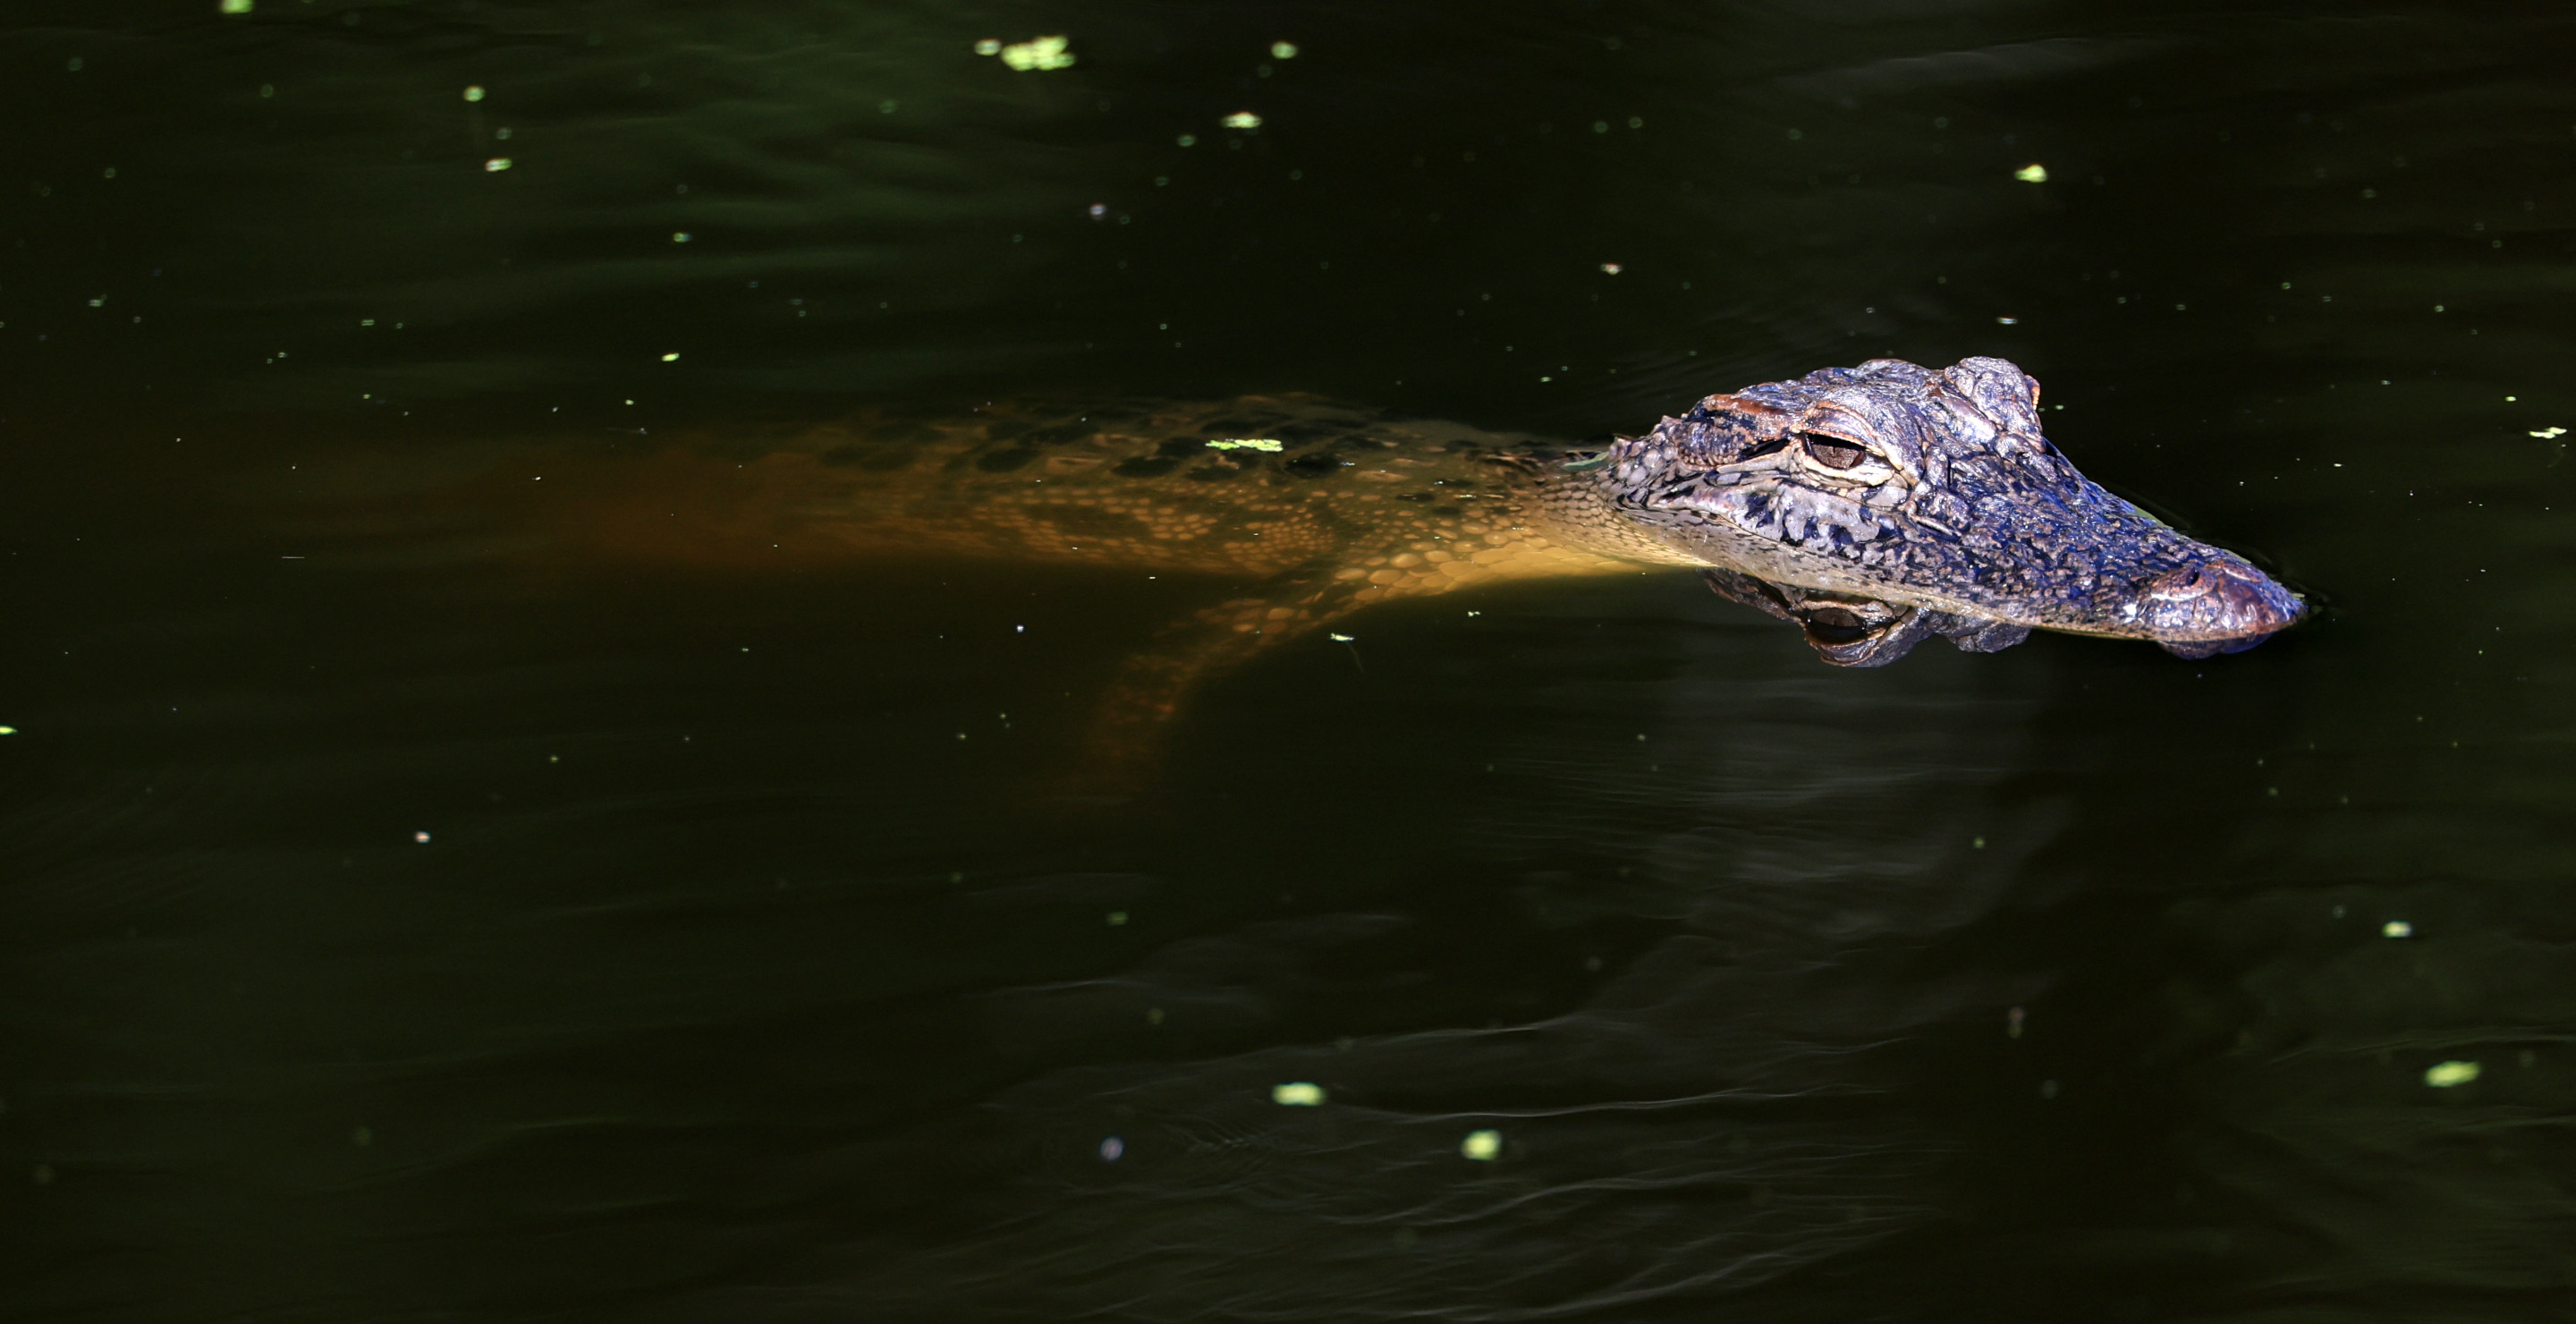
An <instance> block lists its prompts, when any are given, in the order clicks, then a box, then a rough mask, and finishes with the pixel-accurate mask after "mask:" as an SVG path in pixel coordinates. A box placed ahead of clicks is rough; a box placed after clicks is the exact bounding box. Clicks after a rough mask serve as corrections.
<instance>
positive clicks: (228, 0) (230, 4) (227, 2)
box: [221, 0, 250, 14]
mask: <svg viewBox="0 0 2576 1324" xmlns="http://www.w3.org/2000/svg"><path fill="white" fill-rule="evenodd" d="M221 8H222V11H223V12H224V13H227V14H247V13H249V12H250V0H224V3H223V5H222V6H221Z"/></svg>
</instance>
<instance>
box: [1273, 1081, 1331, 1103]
mask: <svg viewBox="0 0 2576 1324" xmlns="http://www.w3.org/2000/svg"><path fill="white" fill-rule="evenodd" d="M1270 1101H1271V1102H1272V1103H1276V1104H1281V1105H1284V1106H1286V1107H1290V1108H1312V1107H1314V1106H1316V1105H1317V1104H1320V1103H1322V1102H1323V1101H1324V1087H1323V1086H1321V1085H1318V1084H1316V1083H1314V1082H1313V1081H1310V1080H1292V1081H1289V1082H1288V1083H1286V1084H1284V1085H1273V1086H1271V1087H1270Z"/></svg>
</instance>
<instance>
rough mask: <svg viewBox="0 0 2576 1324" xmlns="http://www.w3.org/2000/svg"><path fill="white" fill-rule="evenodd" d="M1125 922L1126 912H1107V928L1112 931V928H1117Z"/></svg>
mask: <svg viewBox="0 0 2576 1324" xmlns="http://www.w3.org/2000/svg"><path fill="white" fill-rule="evenodd" d="M1126 922H1127V912H1126V911H1123V910H1113V911H1110V912H1109V927H1111V928H1113V929H1114V928H1116V927H1118V926H1119V925H1121V924H1124V923H1126Z"/></svg>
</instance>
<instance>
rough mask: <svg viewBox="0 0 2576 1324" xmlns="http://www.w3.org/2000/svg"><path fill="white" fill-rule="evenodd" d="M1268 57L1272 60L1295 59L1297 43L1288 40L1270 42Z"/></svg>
mask: <svg viewBox="0 0 2576 1324" xmlns="http://www.w3.org/2000/svg"><path fill="white" fill-rule="evenodd" d="M1270 58H1271V59H1274V60H1293V59H1296V58H1297V44H1296V43H1295V42H1289V41H1274V42H1272V43H1270Z"/></svg>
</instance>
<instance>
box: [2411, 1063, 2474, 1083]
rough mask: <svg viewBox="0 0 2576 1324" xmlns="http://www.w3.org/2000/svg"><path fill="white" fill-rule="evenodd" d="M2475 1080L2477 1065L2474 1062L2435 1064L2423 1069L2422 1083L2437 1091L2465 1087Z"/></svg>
mask: <svg viewBox="0 0 2576 1324" xmlns="http://www.w3.org/2000/svg"><path fill="white" fill-rule="evenodd" d="M2477 1078H2478V1064H2477V1063H2475V1062H2456V1061H2454V1062H2436V1063H2434V1064H2433V1065H2431V1066H2429V1067H2426V1068H2424V1083H2425V1084H2427V1085H2430V1086H2432V1087H2433V1088H2435V1089H2437V1090H2446V1089H2449V1088H2451V1087H2452V1086H2454V1085H2466V1084H2468V1083H2469V1082H2470V1081H2473V1080H2476V1079H2477Z"/></svg>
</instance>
